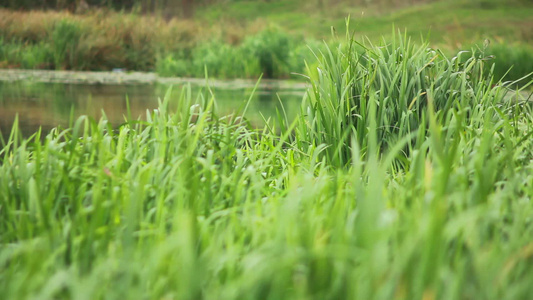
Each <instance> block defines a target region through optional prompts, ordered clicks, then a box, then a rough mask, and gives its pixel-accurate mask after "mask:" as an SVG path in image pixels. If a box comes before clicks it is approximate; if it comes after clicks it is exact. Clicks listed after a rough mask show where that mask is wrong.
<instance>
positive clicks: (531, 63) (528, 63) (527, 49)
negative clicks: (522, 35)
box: [484, 43, 533, 84]
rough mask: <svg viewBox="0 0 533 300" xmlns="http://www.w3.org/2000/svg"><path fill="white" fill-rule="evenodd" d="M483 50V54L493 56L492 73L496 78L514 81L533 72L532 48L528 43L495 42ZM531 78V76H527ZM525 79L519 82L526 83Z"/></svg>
mask: <svg viewBox="0 0 533 300" xmlns="http://www.w3.org/2000/svg"><path fill="white" fill-rule="evenodd" d="M484 52H485V53H484V54H485V56H489V55H493V56H494V75H495V77H496V78H497V79H503V80H505V81H515V80H518V79H520V78H522V77H524V76H526V75H528V74H531V73H532V72H533V48H532V47H531V46H529V45H525V44H507V43H495V44H492V45H489V47H488V48H487V49H486V50H485V51H484ZM504 75H505V77H504ZM531 79H533V77H532V76H530V77H529V80H531ZM527 81H528V80H524V81H522V82H521V83H520V84H526V83H527Z"/></svg>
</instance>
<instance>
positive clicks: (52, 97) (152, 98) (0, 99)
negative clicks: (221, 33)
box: [0, 82, 302, 134]
mask: <svg viewBox="0 0 533 300" xmlns="http://www.w3.org/2000/svg"><path fill="white" fill-rule="evenodd" d="M168 88H169V86H168V85H164V84H156V85H147V84H144V85H89V84H61V83H32V82H12V83H5V82H0V107H1V108H2V118H3V120H2V127H3V128H1V129H2V132H6V131H9V129H7V127H10V126H11V123H12V122H13V120H14V118H15V115H16V114H19V119H20V121H21V123H22V124H25V126H24V128H22V129H23V130H24V131H25V133H26V134H29V133H32V132H34V131H35V130H36V129H37V128H38V126H44V127H46V128H50V127H54V126H57V125H63V126H65V125H67V124H68V123H69V120H70V119H71V114H73V115H72V116H73V117H77V116H80V115H88V116H91V117H93V118H99V117H101V115H102V110H104V111H105V113H106V115H107V117H108V119H109V120H110V121H111V122H113V123H116V124H119V123H121V122H123V120H124V115H126V112H127V102H126V98H127V99H128V101H129V106H130V109H131V113H132V117H134V118H137V117H144V116H145V113H146V109H153V108H155V107H157V99H158V98H163V97H164V95H165V94H166V93H167V90H168ZM182 88H183V86H179V85H178V86H174V87H173V89H172V93H171V94H170V99H178V98H179V96H180V94H181V92H182ZM228 88H231V87H228ZM228 88H226V89H224V88H218V89H211V90H212V91H214V92H215V93H216V95H217V96H216V99H217V102H216V105H217V107H218V109H219V111H220V112H221V113H224V114H230V113H233V112H234V111H235V110H237V109H238V108H240V107H241V106H242V105H243V103H244V102H245V101H246V100H247V99H248V98H249V97H250V95H251V93H252V91H253V89H251V88H238V89H228ZM192 92H193V97H194V98H195V99H199V98H198V97H199V95H200V94H201V95H203V97H204V98H207V99H208V98H209V97H210V95H211V92H210V91H209V90H207V89H205V88H201V87H194V88H193V89H192ZM277 93H280V98H281V100H282V103H283V105H284V106H285V109H286V110H287V112H288V115H289V117H290V118H291V119H292V118H294V116H295V115H296V112H297V111H298V105H299V103H300V100H301V93H302V91H299V92H298V91H296V92H295V91H283V90H280V89H277V88H275V87H274V88H271V89H264V88H259V90H257V91H256V93H255V94H254V95H253V96H252V102H251V103H250V106H249V109H248V112H247V115H246V117H247V119H249V120H250V122H252V123H253V124H261V122H262V121H263V120H262V117H261V115H260V113H259V112H261V114H263V115H264V116H265V117H266V118H269V117H273V118H275V117H276V109H277V108H278V109H279V108H280V105H281V104H280V101H279V100H278V98H277ZM176 105H177V103H176V102H175V101H171V104H170V107H171V109H174V108H175V107H176Z"/></svg>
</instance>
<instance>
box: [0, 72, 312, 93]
mask: <svg viewBox="0 0 533 300" xmlns="http://www.w3.org/2000/svg"><path fill="white" fill-rule="evenodd" d="M258 80H259V79H257V80H254V79H205V78H189V77H160V76H159V75H157V74H156V73H153V72H128V71H55V70H28V69H0V82H17V81H33V82H38V83H64V84H90V85H98V84H103V85H138V84H166V85H184V84H189V83H190V84H191V85H195V86H202V85H203V86H205V85H208V86H209V87H212V88H224V89H243V88H253V87H255V85H256V84H257V81H258ZM258 87H261V88H266V89H268V88H277V89H284V90H291V89H292V90H305V89H307V88H308V87H309V84H308V83H306V82H302V81H297V80H292V79H289V80H279V79H261V81H260V82H259V84H258Z"/></svg>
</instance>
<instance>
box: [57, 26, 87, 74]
mask: <svg viewBox="0 0 533 300" xmlns="http://www.w3.org/2000/svg"><path fill="white" fill-rule="evenodd" d="M81 32H82V31H81V27H80V25H79V24H78V23H76V22H74V21H70V20H67V19H62V20H60V21H59V22H57V23H56V24H54V26H53V29H52V31H51V34H50V44H51V46H52V51H53V53H54V65H55V68H56V69H73V68H76V67H77V66H78V64H79V58H78V54H79V53H78V45H79V43H80V39H81Z"/></svg>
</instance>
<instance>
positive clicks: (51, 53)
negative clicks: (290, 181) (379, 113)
mask: <svg viewBox="0 0 533 300" xmlns="http://www.w3.org/2000/svg"><path fill="white" fill-rule="evenodd" d="M347 16H350V19H351V22H350V23H351V27H350V30H351V31H352V32H353V33H355V35H356V36H358V37H359V36H360V35H365V36H367V37H368V38H369V39H370V40H371V41H377V40H379V39H380V38H381V37H385V38H387V37H390V36H391V35H392V33H393V31H394V30H393V26H394V28H395V30H400V31H402V32H403V31H405V32H406V33H407V35H409V36H411V37H413V38H414V39H415V40H420V39H422V38H423V39H428V40H429V41H430V43H431V45H432V47H436V48H437V47H438V48H439V49H441V50H443V52H444V53H446V54H450V55H451V54H453V53H454V52H456V51H458V50H460V49H461V50H469V49H474V50H475V51H479V53H480V55H484V56H485V57H487V58H491V59H492V60H493V61H497V62H498V64H497V68H496V73H497V75H498V76H500V77H501V76H502V75H503V74H505V73H506V72H507V71H508V70H509V69H510V68H511V71H510V72H509V74H508V75H507V79H517V78H520V77H522V76H524V75H525V74H527V73H528V72H531V71H532V70H533V48H532V46H531V45H532V44H533V30H531V28H533V2H531V1H528V0H506V1H504V0H468V1H467V0H440V1H439V0H352V1H348V0H313V1H303V0H261V1H241V0H0V68H24V69H34V68H37V69H67V70H112V69H116V68H120V69H127V70H137V71H155V72H158V73H159V74H160V75H162V76H183V77H203V76H204V73H205V68H207V70H208V72H209V74H210V75H211V76H213V77H219V78H235V77H247V78H257V77H258V76H259V75H261V74H263V76H264V77H267V78H289V77H291V76H293V75H291V73H305V64H304V60H309V59H310V58H312V56H313V53H312V52H311V51H310V50H309V48H311V49H312V50H315V51H319V50H320V48H321V47H323V41H324V40H325V41H326V43H328V44H330V45H331V44H335V43H336V41H335V38H334V35H335V34H337V35H343V34H344V32H345V25H344V24H345V19H346V17H347ZM332 33H333V35H332ZM486 40H487V41H490V44H489V46H488V47H485V48H484V47H483V46H482V45H483V44H484V41H486ZM485 44H486V43H485Z"/></svg>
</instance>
